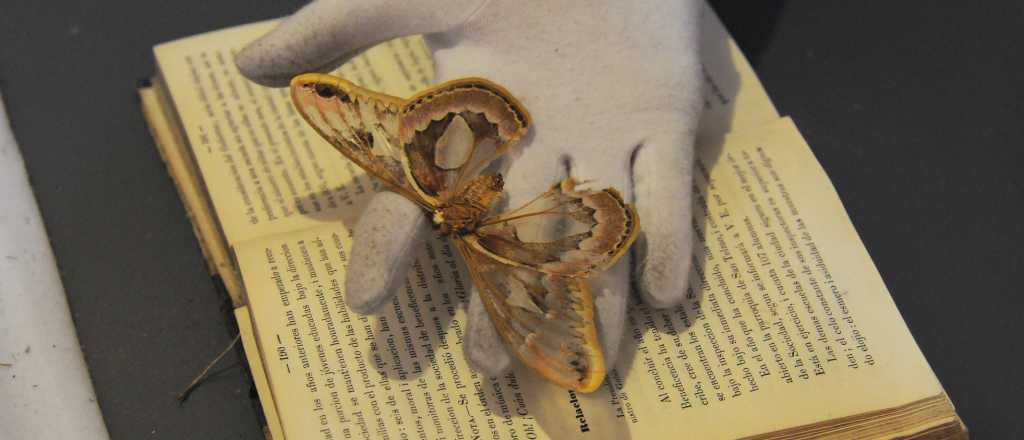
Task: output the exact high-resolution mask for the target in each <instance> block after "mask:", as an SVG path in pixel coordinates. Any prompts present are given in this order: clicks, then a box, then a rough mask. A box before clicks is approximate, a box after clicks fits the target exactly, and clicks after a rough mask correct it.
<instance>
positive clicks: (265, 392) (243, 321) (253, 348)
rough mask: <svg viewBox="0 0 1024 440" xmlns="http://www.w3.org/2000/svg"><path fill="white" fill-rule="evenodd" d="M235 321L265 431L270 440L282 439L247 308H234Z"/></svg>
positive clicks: (278, 419)
mask: <svg viewBox="0 0 1024 440" xmlns="http://www.w3.org/2000/svg"><path fill="white" fill-rule="evenodd" d="M235 321H236V322H237V323H238V334H239V336H240V337H241V338H242V347H244V348H245V358H246V361H248V363H249V371H250V372H251V373H252V381H253V383H254V384H255V385H256V393H257V394H259V397H260V405H261V406H262V407H263V417H264V418H266V419H267V430H268V431H270V437H271V439H273V440H280V439H283V438H284V431H282V430H281V419H280V417H278V415H277V406H275V405H274V397H273V394H272V393H271V392H270V382H269V381H267V372H266V370H264V369H263V361H262V360H261V359H260V355H259V353H260V351H259V346H258V345H257V344H256V330H255V329H254V328H253V325H252V317H251V316H250V315H249V308H248V307H246V306H242V307H238V308H236V309H235Z"/></svg>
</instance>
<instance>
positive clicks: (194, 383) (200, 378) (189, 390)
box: [178, 333, 242, 402]
mask: <svg viewBox="0 0 1024 440" xmlns="http://www.w3.org/2000/svg"><path fill="white" fill-rule="evenodd" d="M241 337H242V334H241V333H239V334H237V335H235V339H234V340H233V341H231V344H230V345H228V346H227V348H225V349H224V351H222V352H220V354H219V355H217V357H216V358H214V359H213V361H211V362H210V364H209V365H207V366H206V368H203V371H200V372H199V375H198V376H196V378H195V379H192V383H190V384H188V387H186V388H185V390H184V391H182V392H181V394H178V401H179V402H184V401H185V399H186V398H188V395H189V394H190V393H192V390H193V389H195V387H196V386H198V385H199V383H200V382H202V381H203V379H205V378H206V373H209V372H210V369H211V368H213V366H214V365H217V362H220V360H221V358H223V357H224V355H226V354H228V352H229V351H231V349H232V348H234V346H235V344H238V340H239V339H241Z"/></svg>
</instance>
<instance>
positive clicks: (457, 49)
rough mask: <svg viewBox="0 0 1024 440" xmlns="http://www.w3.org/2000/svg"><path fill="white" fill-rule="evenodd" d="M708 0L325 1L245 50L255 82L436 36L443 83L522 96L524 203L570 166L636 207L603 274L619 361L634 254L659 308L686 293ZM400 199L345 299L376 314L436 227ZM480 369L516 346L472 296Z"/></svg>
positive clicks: (358, 256)
mask: <svg viewBox="0 0 1024 440" xmlns="http://www.w3.org/2000/svg"><path fill="white" fill-rule="evenodd" d="M699 7H700V5H699V4H698V3H697V2H696V1H695V0H658V1H646V2H623V1H619V0H592V1H586V2H581V1H577V0H527V1H524V0H514V1H513V0H454V1H444V2H441V1H426V0H318V1H314V2H313V3H312V4H310V5H308V6H306V7H304V8H302V9H301V10H299V11H298V12H296V13H295V14H294V15H292V16H291V17H289V18H288V19H287V20H285V21H284V22H283V23H281V24H280V25H279V26H278V27H277V28H276V29H274V31H272V32H271V33H270V34H268V35H266V36H264V37H263V38H261V39H259V40H257V41H256V42H254V43H252V44H251V45H249V46H248V47H246V48H245V49H244V50H243V51H242V52H240V53H239V54H238V56H237V58H236V64H237V65H238V67H239V68H240V69H241V71H242V73H243V74H244V75H246V76H247V77H249V78H250V79H252V80H254V81H256V82H259V83H262V84H265V85H272V86H284V85H287V83H288V81H289V80H290V79H291V77H292V76H293V75H295V74H298V73H302V72H309V71H327V70H330V69H332V68H334V67H337V66H338V65H340V64H341V63H342V62H344V61H346V60H347V59H348V58H350V57H352V56H355V55H357V54H358V53H359V51H360V50H362V49H365V48H368V47H370V46H372V45H374V44H376V43H379V42H383V41H386V40H389V39H391V38H395V37H400V36H406V35H413V34H425V35H426V41H427V43H428V45H429V46H430V47H431V48H432V49H433V50H434V57H435V64H436V69H437V72H436V79H437V81H439V82H440V81H445V80H449V79H454V78H459V77H465V76H479V77H484V78H488V79H491V80H493V81H495V82H497V83H499V84H501V85H503V86H505V87H506V88H507V89H508V90H510V91H511V92H512V93H513V94H514V95H516V97H518V98H519V99H520V100H521V101H522V102H523V104H524V105H525V106H526V107H527V109H528V110H529V111H530V113H531V114H532V115H533V120H534V127H533V129H532V130H531V133H530V134H528V135H527V136H526V138H524V139H523V141H522V142H521V143H520V147H519V148H520V149H521V154H520V155H519V157H517V158H515V159H514V160H513V161H512V164H511V167H510V169H509V171H508V175H507V176H505V182H506V184H505V189H506V191H507V193H508V196H509V203H508V205H507V206H508V207H517V206H519V205H521V204H522V203H524V202H526V201H528V200H530V199H531V198H533V197H535V196H536V195H538V194H540V193H541V192H543V191H544V190H546V189H547V188H548V187H550V186H551V185H552V184H554V183H556V182H558V181H560V180H561V179H562V178H564V177H566V175H567V174H571V175H572V176H573V177H576V178H577V179H581V180H591V181H593V183H592V184H591V187H592V188H604V187H609V186H611V187H615V188H618V189H619V190H620V191H621V192H622V194H623V195H624V196H625V197H626V198H628V199H632V201H633V202H634V203H636V207H637V211H638V212H639V214H640V223H641V230H642V234H641V237H640V239H639V240H638V242H637V243H636V245H634V248H633V252H632V255H630V256H628V257H624V258H623V259H622V260H621V261H620V262H619V263H618V264H616V266H615V267H613V268H611V269H610V270H608V271H606V272H605V273H603V274H602V275H600V276H598V277H597V278H595V279H594V280H592V286H593V292H594V301H595V305H596V310H597V313H596V314H597V317H596V319H597V324H598V329H599V330H598V331H599V336H600V338H601V341H602V345H603V349H604V353H605V357H606V362H607V363H606V365H608V366H609V368H613V367H614V363H615V360H616V357H617V353H618V347H619V342H620V340H621V339H622V335H623V325H624V321H625V313H626V307H627V304H626V302H627V301H626V300H627V297H628V293H629V290H630V273H629V272H630V267H631V262H630V261H629V260H630V259H632V260H633V261H635V264H632V266H633V267H635V268H636V274H635V275H636V277H637V283H636V285H637V286H638V287H639V290H640V293H641V295H642V297H643V299H644V300H645V301H646V302H647V303H648V304H649V305H651V306H654V307H667V306H672V305H675V304H678V303H679V302H681V301H682V299H683V297H684V295H685V290H686V281H687V276H688V273H689V268H690V263H689V261H690V249H691V229H690V216H691V213H690V188H691V164H692V157H693V139H694V135H695V132H696V129H697V123H698V120H699V116H700V114H699V113H700V108H701V107H700V105H701V97H702V90H703V83H702V78H701V75H700V61H699V58H698V55H697V47H698V38H699V34H700V33H699V29H698V21H699V20H698V18H699V17H698V14H699ZM420 211H421V209H420V208H419V207H418V206H416V205H415V204H413V203H412V202H409V201H407V200H406V199H404V198H403V197H402V196H399V195H397V194H393V193H389V192H385V193H380V194H378V195H376V196H375V197H374V199H373V201H372V202H371V203H370V206H369V208H368V210H367V212H366V213H364V214H363V216H362V218H361V220H360V221H359V223H358V224H357V226H356V230H355V242H354V244H353V249H352V252H351V258H350V259H349V262H350V263H349V264H350V266H349V268H348V280H347V286H346V289H347V295H348V304H349V306H350V307H351V308H352V309H353V310H355V311H356V312H360V313H366V312H370V311H372V310H374V309H376V308H377V307H378V306H380V305H381V304H382V303H384V302H385V301H386V300H387V299H388V298H389V297H390V296H391V295H393V294H394V292H396V291H397V290H398V288H400V287H401V285H402V283H403V282H404V280H405V276H406V273H407V272H408V269H409V265H410V264H411V258H412V257H413V256H414V255H416V253H417V252H415V251H416V250H417V249H418V248H421V247H422V243H423V240H424V238H425V237H426V236H427V235H428V234H431V233H432V231H431V229H430V227H429V224H428V222H427V219H426V216H425V215H423V213H422V212H420ZM467 327H468V328H467V331H466V333H465V334H466V340H465V352H466V354H467V357H468V359H469V361H470V364H471V365H472V366H473V367H474V368H476V369H477V370H478V371H481V372H482V373H485V374H486V375H490V376H495V375H499V374H501V373H502V372H503V371H504V370H505V369H507V368H508V366H509V365H510V361H511V358H510V355H509V354H508V352H507V351H506V349H505V346H504V343H503V342H502V341H501V339H500V337H499V336H498V334H497V332H496V331H495V329H494V326H493V324H492V323H491V321H490V319H489V317H488V315H487V313H486V311H485V310H484V308H483V305H482V303H481V301H480V299H479V297H478V296H477V295H476V294H475V292H474V294H472V295H471V300H470V305H469V313H468V323H467Z"/></svg>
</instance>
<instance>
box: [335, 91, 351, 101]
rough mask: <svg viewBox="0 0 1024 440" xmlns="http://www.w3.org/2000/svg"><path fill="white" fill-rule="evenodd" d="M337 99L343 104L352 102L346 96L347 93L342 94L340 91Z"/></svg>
mask: <svg viewBox="0 0 1024 440" xmlns="http://www.w3.org/2000/svg"><path fill="white" fill-rule="evenodd" d="M338 99H340V100H341V102H344V103H345V104H348V103H350V102H352V98H351V97H350V96H348V94H347V93H345V92H342V91H341V90H338Z"/></svg>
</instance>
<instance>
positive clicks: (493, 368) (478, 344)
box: [465, 289, 512, 377]
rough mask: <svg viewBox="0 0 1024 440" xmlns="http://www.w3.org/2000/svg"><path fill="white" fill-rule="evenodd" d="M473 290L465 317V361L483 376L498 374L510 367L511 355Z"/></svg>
mask: <svg viewBox="0 0 1024 440" xmlns="http://www.w3.org/2000/svg"><path fill="white" fill-rule="evenodd" d="M473 290H474V291H473V292H471V295H472V296H471V297H470V300H469V309H468V310H467V315H468V316H467V318H466V340H465V344H466V345H465V355H466V361H467V362H469V366H470V367H471V368H473V369H474V370H476V371H479V372H481V373H483V374H484V375H485V376H488V377H495V376H500V375H502V374H504V373H505V372H506V371H508V370H509V368H510V367H511V365H512V357H511V356H510V355H509V353H508V350H507V349H506V348H505V344H504V342H503V341H502V340H501V337H500V336H498V331H497V329H495V328H494V323H492V322H491V317H490V315H488V314H487V311H486V310H485V309H484V306H483V302H481V300H480V297H479V296H478V294H477V292H476V289H473Z"/></svg>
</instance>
